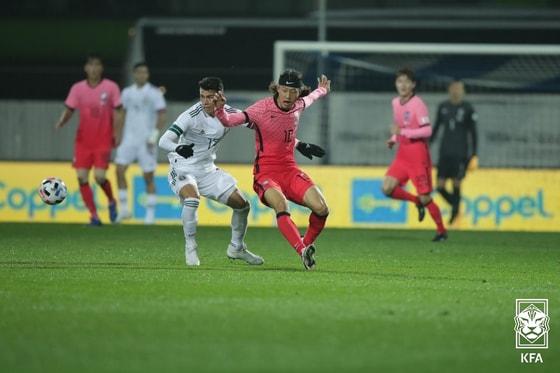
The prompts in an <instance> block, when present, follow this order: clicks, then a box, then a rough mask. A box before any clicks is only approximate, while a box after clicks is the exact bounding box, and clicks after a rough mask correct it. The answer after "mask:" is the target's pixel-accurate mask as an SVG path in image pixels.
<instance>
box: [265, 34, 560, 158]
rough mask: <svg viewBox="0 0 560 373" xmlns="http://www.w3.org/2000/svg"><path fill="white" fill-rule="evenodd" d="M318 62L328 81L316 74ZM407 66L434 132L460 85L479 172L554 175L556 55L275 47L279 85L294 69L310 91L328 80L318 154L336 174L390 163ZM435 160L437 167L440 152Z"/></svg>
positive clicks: (500, 47)
mask: <svg viewBox="0 0 560 373" xmlns="http://www.w3.org/2000/svg"><path fill="white" fill-rule="evenodd" d="M320 60H322V66H324V69H325V71H318V66H319V61H320ZM404 66H406V67H410V68H412V69H413V70H415V72H416V75H417V79H418V85H417V91H418V94H419V95H421V96H422V97H423V98H424V100H425V101H426V103H427V105H428V107H429V109H430V116H431V120H432V122H433V121H435V116H436V111H437V106H438V104H439V103H440V102H441V101H443V100H445V99H446V98H447V86H448V84H449V83H450V82H451V81H453V80H456V79H460V80H462V81H463V82H464V83H465V86H466V89H467V96H466V100H467V101H470V102H471V103H472V104H473V106H474V108H475V109H476V110H477V112H478V114H479V136H478V137H479V154H480V160H481V165H482V166H484V167H526V168H554V167H560V126H558V125H557V123H558V118H560V105H559V102H560V45H519V44H434V43H361V42H360V43H354V42H313V41H309V42H306V41H277V42H276V43H275V45H274V78H275V79H276V78H277V77H278V76H279V74H280V73H281V71H283V70H284V69H286V68H294V69H297V70H300V71H301V72H302V73H303V74H304V77H305V80H306V82H307V83H308V84H316V83H315V80H314V79H315V76H318V75H319V74H320V73H326V74H327V75H328V76H329V78H330V79H331V80H332V88H333V91H332V94H331V97H330V99H329V105H328V119H327V121H326V122H327V124H328V126H329V128H328V131H327V133H328V134H329V139H328V143H326V144H323V145H325V146H327V147H328V148H329V150H330V153H331V158H330V161H331V163H334V164H387V163H388V162H389V161H390V158H391V154H389V153H388V152H387V151H386V149H384V144H383V141H382V140H383V139H384V138H385V137H386V136H387V134H388V127H389V125H390V123H391V120H392V115H391V104H390V102H391V99H392V97H394V96H395V95H396V94H395V89H394V74H395V72H396V71H397V70H398V69H399V68H401V67H404ZM310 110H311V109H310ZM312 117H313V118H314V120H315V121H317V120H320V119H318V118H320V116H317V115H314V116H312ZM303 118H304V117H302V120H303ZM322 121H323V122H324V120H322ZM315 124H316V125H317V126H319V127H320V126H321V125H322V123H315ZM311 125H313V124H311ZM432 151H433V153H435V154H434V156H436V157H434V158H437V149H432Z"/></svg>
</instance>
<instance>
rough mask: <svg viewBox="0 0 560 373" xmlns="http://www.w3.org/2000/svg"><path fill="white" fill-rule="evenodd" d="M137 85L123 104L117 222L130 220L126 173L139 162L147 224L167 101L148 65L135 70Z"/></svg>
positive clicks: (124, 96) (150, 217)
mask: <svg viewBox="0 0 560 373" xmlns="http://www.w3.org/2000/svg"><path fill="white" fill-rule="evenodd" d="M133 78H134V84H132V85H131V86H129V87H127V88H125V89H124V90H123V93H122V102H123V106H124V109H125V111H126V117H125V123H124V135H123V139H122V142H121V144H120V146H119V147H118V149H117V154H116V157H115V163H116V164H117V185H118V188H119V202H120V210H119V216H118V218H117V221H118V222H120V221H122V220H124V219H128V218H130V210H129V209H128V190H127V182H126V177H125V173H126V170H127V168H128V166H129V165H130V164H131V163H133V162H134V161H136V160H138V164H139V165H140V168H141V169H142V171H143V173H144V181H145V182H146V194H147V198H146V216H145V219H144V222H145V223H146V224H153V223H154V222H155V208H156V187H155V183H154V171H155V170H156V167H157V146H156V142H157V140H158V138H159V135H160V132H161V130H162V129H163V127H164V125H165V108H166V105H165V99H164V98H163V94H162V92H161V90H160V89H159V88H157V87H155V86H154V85H152V84H150V82H149V81H148V80H149V78H150V72H149V70H148V65H146V63H144V62H139V63H137V64H136V65H134V69H133Z"/></svg>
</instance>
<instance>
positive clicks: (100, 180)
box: [95, 176, 107, 185]
mask: <svg viewBox="0 0 560 373" xmlns="http://www.w3.org/2000/svg"><path fill="white" fill-rule="evenodd" d="M106 181H107V178H105V177H101V176H96V177H95V182H96V183H97V184H99V185H103V184H105V182H106Z"/></svg>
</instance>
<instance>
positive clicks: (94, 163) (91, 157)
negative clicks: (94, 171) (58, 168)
mask: <svg viewBox="0 0 560 373" xmlns="http://www.w3.org/2000/svg"><path fill="white" fill-rule="evenodd" d="M110 159H111V149H110V148H109V149H91V148H87V147H84V146H79V145H76V147H75V149H74V161H73V162H72V166H74V168H86V169H88V170H89V169H90V168H92V167H95V168H102V169H107V168H108V167H109V161H110Z"/></svg>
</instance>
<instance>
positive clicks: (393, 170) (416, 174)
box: [385, 158, 433, 194]
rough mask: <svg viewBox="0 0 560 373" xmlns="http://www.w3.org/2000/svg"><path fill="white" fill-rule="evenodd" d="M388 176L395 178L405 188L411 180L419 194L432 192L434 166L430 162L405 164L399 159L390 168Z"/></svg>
mask: <svg viewBox="0 0 560 373" xmlns="http://www.w3.org/2000/svg"><path fill="white" fill-rule="evenodd" d="M385 175H386V176H391V177H394V178H395V179H397V180H398V181H399V184H400V185H401V186H404V185H405V184H406V183H407V181H408V180H409V179H410V180H411V181H412V184H414V187H415V188H416V192H417V193H418V194H430V193H431V192H432V190H433V189H432V165H431V163H429V162H414V163H412V162H405V161H402V160H400V159H398V158H396V159H395V160H393V163H391V165H390V166H389V169H388V170H387V173H386V174H385Z"/></svg>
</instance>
